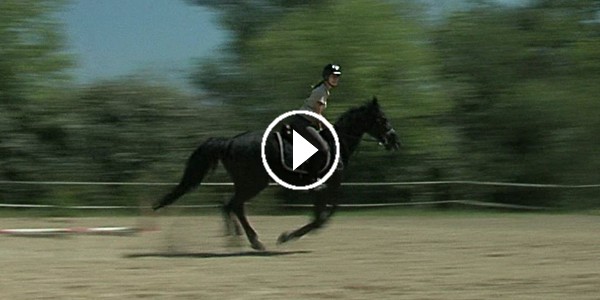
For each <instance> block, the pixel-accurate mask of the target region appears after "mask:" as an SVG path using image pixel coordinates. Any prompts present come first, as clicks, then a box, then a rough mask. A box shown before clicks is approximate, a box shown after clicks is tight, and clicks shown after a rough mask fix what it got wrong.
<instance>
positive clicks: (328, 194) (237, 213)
mask: <svg viewBox="0 0 600 300" xmlns="http://www.w3.org/2000/svg"><path fill="white" fill-rule="evenodd" d="M334 128H335V131H336V133H337V134H338V136H339V141H340V160H341V161H342V165H343V166H348V161H349V160H350V156H351V155H352V153H353V152H354V151H355V150H356V148H357V147H358V144H359V143H360V141H361V139H362V137H363V135H364V134H365V133H366V134H368V135H370V136H372V137H374V138H375V139H377V141H378V142H379V143H380V144H381V145H383V146H385V148H386V149H387V150H397V149H398V148H399V147H400V144H399V142H398V140H397V136H396V133H395V131H394V129H393V128H392V126H391V124H390V122H389V121H388V119H387V118H386V116H385V114H384V113H383V112H382V111H381V108H380V106H379V104H378V102H377V98H373V100H372V101H368V102H367V103H366V104H365V105H362V106H360V107H357V108H353V109H350V110H348V111H347V112H345V113H344V114H343V115H342V116H340V118H339V119H338V120H337V122H336V123H335V124H334ZM263 133H264V131H253V132H246V133H242V134H240V135H237V136H235V137H233V138H210V139H208V140H207V141H206V142H204V143H203V144H202V145H200V146H199V147H198V148H197V149H196V151H194V153H193V154H192V155H191V157H190V158H189V160H188V162H187V165H186V168H185V172H184V174H183V177H182V179H181V181H180V182H179V184H178V185H177V186H176V187H175V188H174V189H173V190H172V191H171V192H170V193H168V194H167V195H165V196H164V197H163V198H161V199H160V200H158V201H156V202H155V203H154V204H153V209H154V210H157V209H159V208H161V207H164V206H166V205H169V204H171V203H173V202H175V200H177V199H178V198H179V197H181V196H182V195H183V194H185V193H187V192H189V191H190V190H192V189H193V188H195V187H197V186H198V185H200V183H201V181H202V179H203V178H204V177H205V176H206V174H207V173H208V171H209V170H212V169H214V168H216V167H217V164H218V162H219V161H221V162H222V163H223V165H224V166H225V169H226V170H227V172H228V174H229V175H230V177H231V179H232V180H233V184H234V189H235V192H234V194H233V196H232V197H231V199H230V200H229V201H227V202H226V203H225V204H224V206H223V215H224V218H225V224H226V228H227V229H228V232H229V233H233V232H235V233H237V234H241V230H240V228H239V225H241V226H242V227H243V229H244V231H245V232H246V236H247V237H248V240H249V241H250V244H251V245H252V248H254V249H256V250H264V249H265V247H264V245H263V244H262V243H261V242H260V240H259V239H258V235H257V233H256V231H255V230H254V229H253V228H252V226H251V225H250V223H249V222H248V219H247V218H246V213H245V209H244V203H245V202H246V201H248V200H250V199H251V198H253V197H254V196H256V195H257V194H258V193H259V192H260V191H262V190H263V189H265V188H266V187H267V186H268V185H269V181H270V178H269V175H268V174H267V172H266V170H265V168H264V166H263V165H262V160H261V141H262V136H263ZM272 135H273V134H272ZM276 143H277V141H275V138H272V137H270V138H269V139H268V142H267V144H266V146H265V148H266V150H265V152H266V157H267V161H268V162H269V166H271V168H272V169H273V172H274V173H275V174H278V175H279V174H285V176H284V177H285V178H284V177H281V179H282V180H284V181H286V182H290V183H291V182H294V183H295V184H298V185H307V184H308V183H309V182H306V179H305V176H304V177H303V176H302V175H301V174H298V173H296V172H291V171H289V170H287V169H285V168H283V166H281V169H277V168H276V166H278V165H281V163H277V161H280V157H279V155H280V154H279V150H278V149H279V148H278V147H276ZM343 170H344V168H338V169H337V170H336V171H335V173H333V175H332V176H331V177H330V178H329V179H328V181H327V183H326V186H327V187H326V188H325V189H322V190H319V191H318V192H317V191H315V192H314V194H315V196H316V197H315V202H314V217H313V220H312V221H311V222H310V223H308V224H306V225H305V226H303V227H301V228H299V229H297V230H295V231H292V232H284V233H282V234H281V235H280V236H279V239H278V243H285V242H287V241H290V240H293V239H297V238H300V237H302V236H303V235H305V234H307V233H309V232H310V231H312V230H314V229H317V228H319V227H321V226H323V224H325V222H326V221H327V220H328V219H329V218H330V217H331V215H332V214H333V213H334V212H335V209H336V206H337V200H335V193H336V191H337V190H338V189H339V187H340V184H341V181H342V173H343ZM235 218H237V221H236V219H235ZM238 221H239V223H238Z"/></svg>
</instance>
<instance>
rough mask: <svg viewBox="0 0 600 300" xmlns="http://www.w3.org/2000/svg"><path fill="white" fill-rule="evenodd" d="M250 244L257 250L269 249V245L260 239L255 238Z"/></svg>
mask: <svg viewBox="0 0 600 300" xmlns="http://www.w3.org/2000/svg"><path fill="white" fill-rule="evenodd" d="M250 245H251V246H252V249H254V250H257V251H265V250H267V247H265V245H263V243H262V242H261V241H259V240H254V241H252V242H251V243H250Z"/></svg>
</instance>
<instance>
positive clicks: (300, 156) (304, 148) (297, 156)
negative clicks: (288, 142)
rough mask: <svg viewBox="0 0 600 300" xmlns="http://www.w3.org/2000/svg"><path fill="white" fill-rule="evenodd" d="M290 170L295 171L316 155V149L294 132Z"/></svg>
mask: <svg viewBox="0 0 600 300" xmlns="http://www.w3.org/2000/svg"><path fill="white" fill-rule="evenodd" d="M292 143H293V145H292V151H293V154H292V157H293V159H292V161H293V165H292V168H293V170H294V171H295V170H296V169H298V167H299V166H300V165H301V164H303V163H304V162H305V161H307V160H308V159H309V158H311V157H312V156H313V155H314V154H315V153H317V147H315V146H313V144H311V143H310V142H309V141H307V140H306V139H305V138H303V137H302V136H301V135H300V134H299V133H297V132H296V130H293V131H292Z"/></svg>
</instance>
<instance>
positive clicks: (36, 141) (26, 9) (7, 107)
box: [0, 0, 72, 198]
mask: <svg viewBox="0 0 600 300" xmlns="http://www.w3.org/2000/svg"><path fill="white" fill-rule="evenodd" d="M63 4H64V1H33V0H24V1H20V0H19V1H17V0H6V1H2V2H0V166H1V167H0V179H5V180H6V179H9V180H27V179H36V178H38V176H43V174H42V173H43V171H42V170H44V167H46V166H48V165H49V164H52V163H53V162H54V159H53V158H52V157H55V156H60V155H62V154H64V153H63V145H64V143H65V133H64V128H62V125H61V122H60V120H58V119H57V118H56V115H55V114H54V112H55V111H56V110H57V109H56V107H53V106H52V105H47V104H48V103H53V102H55V101H60V99H61V98H63V97H64V96H65V95H64V94H63V93H62V92H61V90H60V89H61V88H62V87H64V85H65V82H68V75H67V73H66V70H67V69H68V68H69V67H70V66H71V65H72V60H71V58H70V56H69V55H68V54H66V52H65V49H64V45H65V43H64V36H63V32H62V30H61V24H60V22H59V21H58V20H57V18H56V15H55V13H56V12H57V11H59V9H60V8H61V7H62V6H63ZM7 192H22V193H21V195H23V194H35V193H37V192H39V190H38V189H36V188H31V187H27V188H18V187H7V186H2V187H0V196H2V197H1V198H5V196H7V194H6V193H7ZM17 198H18V197H17Z"/></svg>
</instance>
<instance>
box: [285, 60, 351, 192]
mask: <svg viewBox="0 0 600 300" xmlns="http://www.w3.org/2000/svg"><path fill="white" fill-rule="evenodd" d="M340 75H342V69H341V68H340V66H339V65H336V64H328V65H326V66H325V67H324V68H323V73H322V77H323V78H322V80H321V81H320V82H319V83H318V84H316V85H315V86H313V89H312V92H311V93H310V96H309V97H308V98H306V100H304V104H303V105H302V107H301V108H300V109H301V110H308V111H312V112H314V113H317V114H319V115H323V112H324V111H325V108H327V98H328V97H329V91H330V90H331V89H332V88H334V87H336V86H337V85H338V81H339V77H340ZM300 116H302V117H299V118H294V121H292V122H291V124H290V125H291V126H292V128H293V129H294V130H295V131H296V132H298V133H299V134H300V135H302V136H303V137H304V138H305V139H306V140H308V141H309V142H310V143H311V144H312V145H314V146H315V147H316V148H317V152H316V153H315V155H314V157H313V159H311V160H310V161H309V162H308V165H307V170H306V171H307V172H308V175H309V177H310V180H312V181H313V182H315V181H317V180H318V177H319V171H320V170H321V168H322V167H323V165H324V164H325V162H326V161H327V155H328V153H329V145H328V144H327V142H326V141H325V139H323V137H322V136H321V134H320V133H319V130H321V129H323V124H321V122H319V120H317V119H316V118H313V117H310V116H307V115H300Z"/></svg>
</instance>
